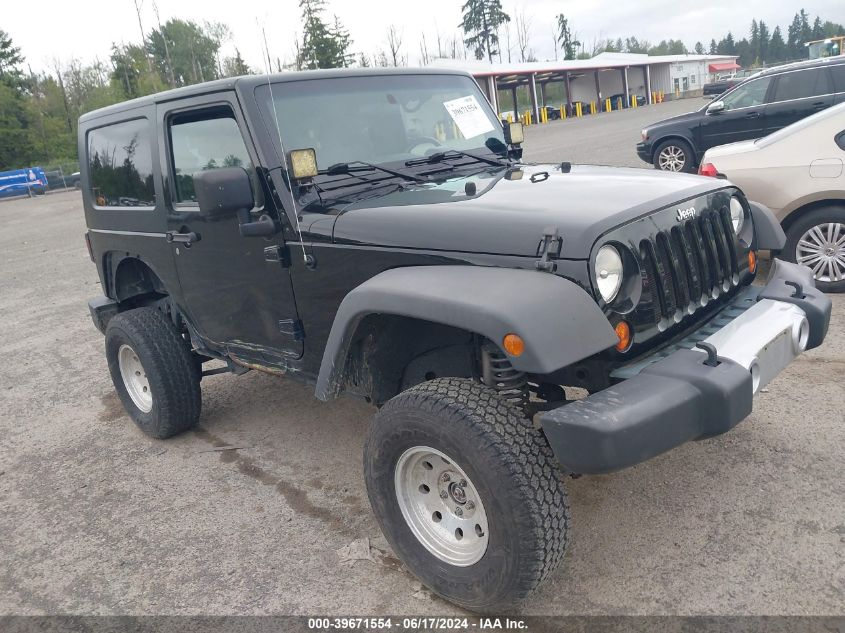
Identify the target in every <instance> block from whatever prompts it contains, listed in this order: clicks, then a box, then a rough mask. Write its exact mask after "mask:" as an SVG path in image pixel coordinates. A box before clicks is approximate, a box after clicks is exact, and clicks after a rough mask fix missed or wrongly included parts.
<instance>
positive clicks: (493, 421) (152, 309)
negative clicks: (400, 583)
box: [79, 69, 831, 611]
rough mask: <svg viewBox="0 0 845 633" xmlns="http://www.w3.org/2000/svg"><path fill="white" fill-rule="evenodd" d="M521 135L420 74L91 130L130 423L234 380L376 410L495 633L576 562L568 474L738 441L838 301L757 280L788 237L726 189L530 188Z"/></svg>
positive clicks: (367, 461)
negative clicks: (493, 619)
mask: <svg viewBox="0 0 845 633" xmlns="http://www.w3.org/2000/svg"><path fill="white" fill-rule="evenodd" d="M338 104H343V107H342V108H338ZM521 133H522V129H521V126H520V125H519V124H510V125H506V126H504V127H503V125H502V124H501V122H499V121H498V120H497V118H496V114H495V112H494V111H493V109H492V108H491V107H490V105H489V104H488V103H487V101H486V99H485V97H484V95H483V94H482V93H481V91H480V90H479V88H478V86H477V85H476V83H475V82H474V81H473V79H472V77H470V76H469V75H466V74H462V73H452V72H445V71H423V70H413V71H412V70H397V69H391V70H382V71H375V70H370V69H367V70H360V71H315V72H306V73H285V74H280V75H274V76H270V77H267V76H264V77H242V78H238V79H234V80H223V81H219V82H216V83H208V84H202V85H198V86H193V87H190V88H183V89H179V90H176V91H171V92H166V93H163V94H159V95H154V96H151V97H145V98H142V99H139V100H135V101H130V102H127V103H123V104H119V105H116V106H112V107H109V108H105V109H103V110H98V111H96V112H93V113H90V114H87V115H85V116H83V117H82V118H81V120H80V123H79V153H80V156H81V157H82V158H83V161H82V162H83V165H82V184H83V186H82V195H83V200H84V207H85V217H86V220H87V224H88V232H87V239H88V242H89V246H90V251H91V257H92V259H93V261H94V262H95V264H96V266H97V271H98V273H99V276H100V282H101V284H102V288H103V292H104V296H101V297H97V298H96V299H92V300H91V301H90V302H89V308H90V311H91V315H92V317H93V320H94V323H95V324H96V325H97V327H98V328H99V329H100V330H101V331H102V332H103V333H104V334H105V354H106V359H107V361H108V367H109V371H110V373H111V377H112V380H113V382H114V386H115V389H116V391H117V394H118V396H119V397H120V399H121V401H122V403H123V405H124V407H125V408H126V410H127V412H128V413H129V415H130V417H131V418H132V419H133V420H134V421H135V423H136V424H137V425H138V426H139V427H140V429H141V430H142V431H144V432H145V433H147V434H149V435H151V436H153V437H156V438H166V437H170V436H172V435H175V434H177V433H180V432H183V431H186V430H188V429H190V428H192V427H194V426H195V425H196V424H197V423H198V421H199V419H200V408H201V394H200V381H201V379H202V377H203V376H206V375H210V374H214V373H221V372H226V371H228V372H231V373H233V374H242V373H244V372H246V371H249V370H258V371H262V372H268V373H271V374H278V375H286V376H289V377H290V378H293V379H295V380H300V381H304V382H306V383H309V384H312V385H314V387H315V396H316V397H317V398H318V399H320V400H329V399H332V398H335V397H337V396H338V395H340V394H342V393H345V394H349V395H351V396H358V397H360V398H364V399H366V400H367V401H368V402H371V403H372V404H373V405H374V406H376V407H378V412H377V413H376V415H375V421H374V422H373V423H372V425H371V426H370V428H369V430H368V432H367V438H366V441H365V446H364V475H365V481H366V485H367V490H368V494H369V498H370V502H371V505H372V508H373V510H374V512H375V515H376V517H377V519H378V521H379V523H380V525H381V527H382V529H383V531H384V533H385V536H386V537H387V539H388V541H389V542H390V544H391V546H392V547H393V549H394V551H395V552H396V554H397V555H398V556H399V557H400V558H401V559H402V561H403V562H404V563H405V565H407V567H408V569H409V570H411V571H412V572H413V573H414V574H416V575H417V576H419V578H420V579H421V580H422V581H423V582H425V583H426V584H427V585H428V586H429V587H431V588H432V589H433V590H434V591H435V592H437V593H438V594H440V595H442V596H444V597H445V598H447V599H449V600H452V601H454V602H456V603H458V604H460V605H462V606H464V607H466V608H469V609H473V610H481V611H490V610H502V609H508V608H510V607H511V606H512V605H514V604H515V603H517V602H518V601H520V600H522V599H523V598H525V597H526V596H527V595H528V594H529V593H531V592H532V591H533V590H534V589H535V588H536V587H537V586H538V584H539V583H540V582H541V581H542V580H543V579H544V578H545V577H547V576H548V575H549V574H550V573H551V572H552V571H553V570H554V569H555V567H556V566H557V565H558V563H559V562H560V561H561V558H562V556H563V553H564V549H565V547H566V545H567V541H568V537H569V529H570V518H569V508H568V504H567V497H566V491H565V488H564V480H563V478H562V474H564V473H604V472H609V471H613V470H617V469H621V468H625V467H627V466H631V465H633V464H636V463H638V462H641V461H643V460H646V459H648V458H650V457H653V456H655V455H657V454H659V453H662V452H663V451H666V450H669V449H670V448H672V447H674V446H677V445H679V444H681V443H683V442H686V441H688V440H693V439H699V438H704V437H709V436H713V435H718V434H720V433H724V432H725V431H728V430H729V429H731V428H732V427H733V426H734V425H736V424H737V423H739V422H740V420H742V419H743V418H745V417H746V416H747V415H748V414H749V413H750V412H751V408H752V399H753V396H754V394H755V393H756V392H758V391H759V390H760V388H761V387H763V386H764V385H766V384H767V383H768V382H769V381H770V380H771V379H772V378H773V377H774V376H775V375H776V374H777V373H778V372H779V371H780V370H781V369H783V368H784V367H785V366H786V365H787V364H788V363H789V362H791V361H792V360H793V359H794V358H795V357H796V356H798V355H799V354H800V353H801V352H802V351H804V350H805V349H807V348H811V347H815V346H817V345H819V344H820V343H821V342H822V340H823V338H824V337H825V334H826V332H827V324H828V320H829V317H830V305H831V304H830V301H829V300H828V299H827V298H826V297H825V296H824V295H823V294H821V293H820V292H819V291H817V290H816V289H815V287H814V285H813V278H812V274H811V273H810V271H809V269H806V268H801V267H799V266H796V265H794V264H789V263H785V262H781V261H778V260H776V261H775V263H774V266H773V267H772V272H771V274H770V276H769V279H768V281H767V282H766V283H765V284H763V285H752V284H751V282H752V281H753V280H754V278H755V274H756V271H757V257H756V253H757V251H758V250H759V249H778V248H781V247H782V246H783V242H784V235H783V232H782V230H781V229H780V226H779V225H778V223H777V221H776V220H775V218H774V217H773V216H772V214H771V212H769V211H768V210H767V209H765V208H763V207H761V206H759V205H756V204H754V203H752V202H749V201H748V200H746V198H745V197H744V196H743V194H742V192H741V191H739V190H738V189H737V188H736V187H734V186H733V185H731V184H730V183H729V182H726V181H723V180H715V179H710V178H702V177H698V176H677V175H670V174H662V173H656V172H644V171H642V170H639V169H628V170H619V169H613V168H607V167H581V166H572V165H570V164H568V163H562V164H556V165H528V164H524V163H522V162H520V161H519V156H520V154H521V151H520V149H519V143H520V142H521V140H522V135H521ZM568 387H578V388H582V389H586V390H587V391H589V393H590V394H591V395H590V396H589V397H587V398H586V399H582V400H579V401H571V402H570V401H569V400H568V398H567V392H566V388H568ZM314 431H315V432H316V433H326V432H328V433H330V432H331V430H330V429H319V428H316V427H315V429H314ZM281 537H282V535H281V534H280V538H281Z"/></svg>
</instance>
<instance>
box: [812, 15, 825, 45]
mask: <svg viewBox="0 0 845 633" xmlns="http://www.w3.org/2000/svg"><path fill="white" fill-rule="evenodd" d="M823 37H824V29H823V28H822V20H821V18H820V17H819V16H816V19H815V20H814V21H813V33H812V38H813V39H814V40H820V39H822V38H823Z"/></svg>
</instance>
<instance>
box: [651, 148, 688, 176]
mask: <svg viewBox="0 0 845 633" xmlns="http://www.w3.org/2000/svg"><path fill="white" fill-rule="evenodd" d="M657 162H658V164H659V165H660V169H662V170H663V171H681V170H682V169H683V168H684V165H685V164H686V162H687V156H686V153H685V152H684V150H683V149H681V148H680V147H678V146H677V145H668V146H666V147H664V148H663V149H662V150H660V155H659V156H658V157H657Z"/></svg>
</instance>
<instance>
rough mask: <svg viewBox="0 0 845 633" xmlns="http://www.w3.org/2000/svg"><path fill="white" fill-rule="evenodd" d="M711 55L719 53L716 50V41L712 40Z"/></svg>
mask: <svg viewBox="0 0 845 633" xmlns="http://www.w3.org/2000/svg"><path fill="white" fill-rule="evenodd" d="M709 52H710V54H711V55H715V54H716V53H717V52H718V51H717V49H716V40H710V51H709Z"/></svg>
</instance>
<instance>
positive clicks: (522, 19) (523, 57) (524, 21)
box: [514, 11, 534, 62]
mask: <svg viewBox="0 0 845 633" xmlns="http://www.w3.org/2000/svg"><path fill="white" fill-rule="evenodd" d="M531 22H532V20H531V18H530V17H526V15H525V12H524V11H519V12H517V14H516V17H515V18H514V24H515V25H516V46H517V48H518V49H519V61H521V62H526V61H531V57H533V56H534V53H533V51H531V50H529V48H528V47H529V44H530V42H531Z"/></svg>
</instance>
